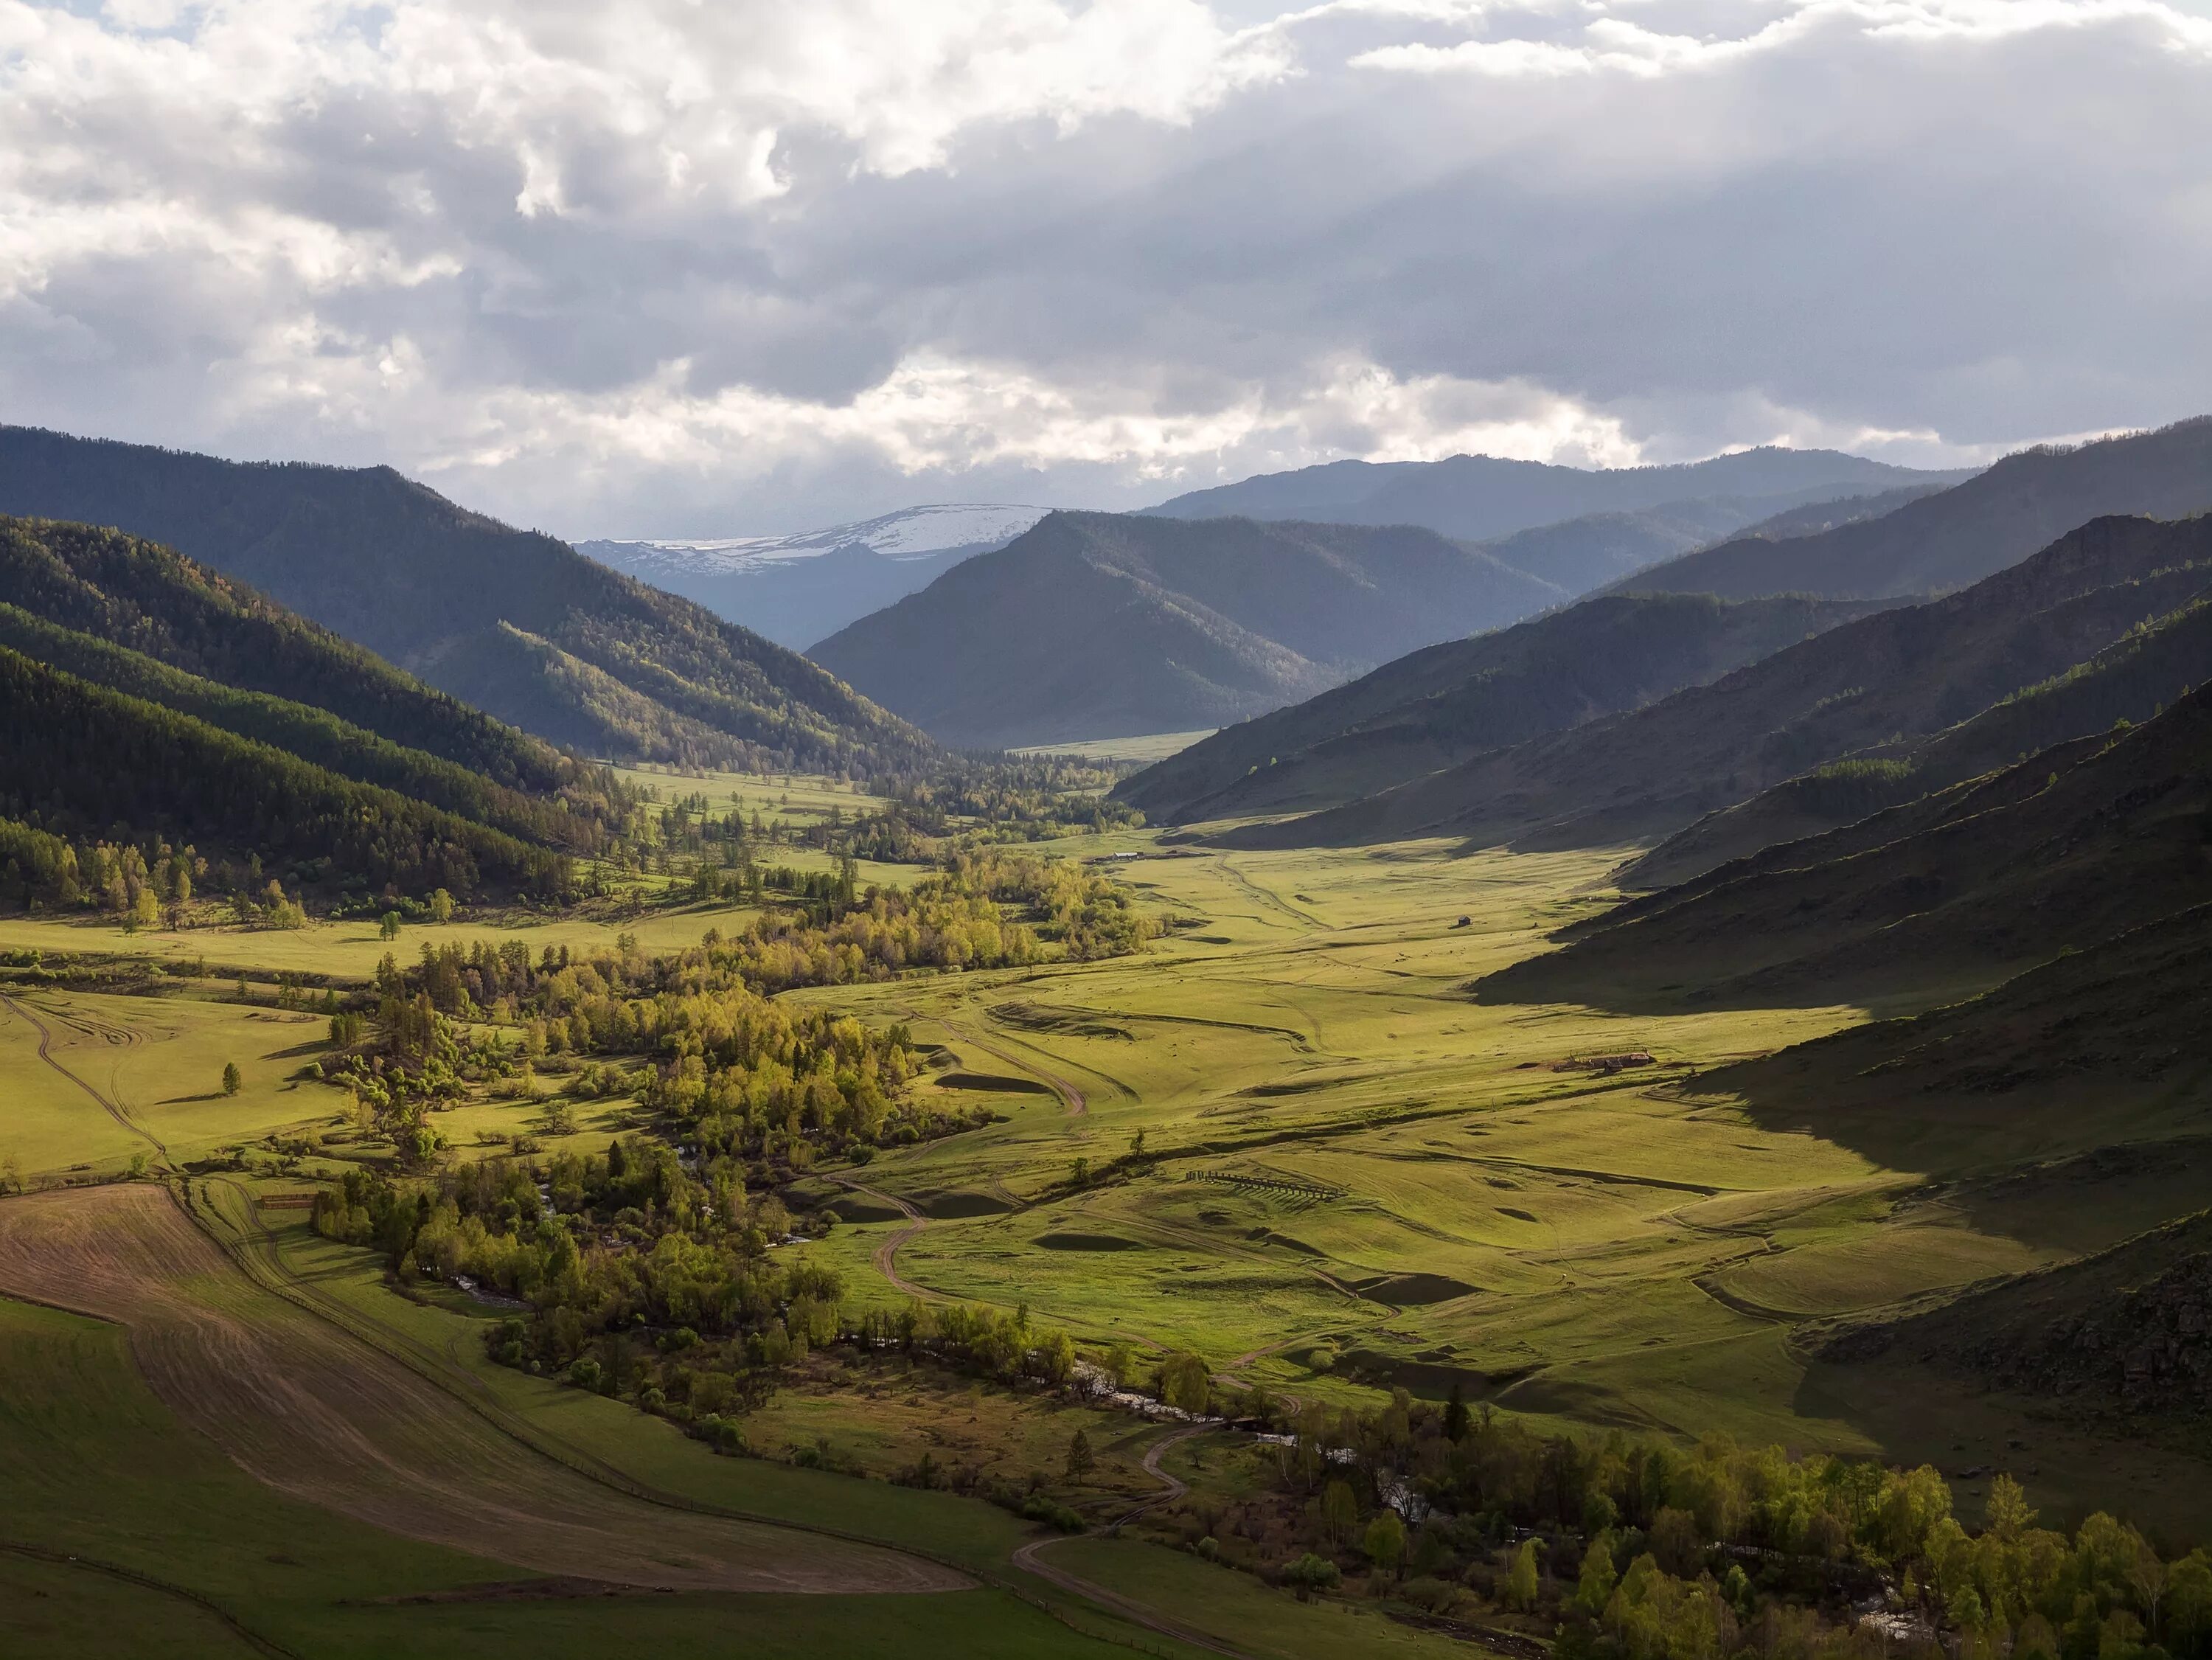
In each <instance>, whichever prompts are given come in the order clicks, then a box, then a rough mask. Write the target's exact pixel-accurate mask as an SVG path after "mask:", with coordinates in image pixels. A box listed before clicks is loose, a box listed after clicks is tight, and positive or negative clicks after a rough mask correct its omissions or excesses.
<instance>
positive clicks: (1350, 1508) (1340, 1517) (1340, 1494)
mask: <svg viewBox="0 0 2212 1660" xmlns="http://www.w3.org/2000/svg"><path fill="white" fill-rule="evenodd" d="M1358 1526H1359V1500H1358V1499H1356V1498H1354V1497H1353V1496H1352V1483H1351V1482H1349V1481H1332V1482H1330V1483H1329V1484H1328V1487H1327V1488H1326V1489H1324V1490H1323V1492H1322V1496H1321V1529H1322V1534H1323V1535H1326V1536H1327V1538H1328V1542H1329V1543H1330V1544H1332V1545H1334V1546H1335V1547H1336V1548H1337V1549H1339V1550H1341V1549H1343V1548H1345V1546H1346V1545H1348V1544H1350V1543H1351V1542H1352V1533H1353V1531H1354V1530H1355V1529H1357V1528H1358Z"/></svg>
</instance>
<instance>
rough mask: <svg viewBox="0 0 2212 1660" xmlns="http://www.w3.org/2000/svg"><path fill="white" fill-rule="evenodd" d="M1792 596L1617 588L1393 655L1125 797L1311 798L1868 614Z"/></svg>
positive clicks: (1329, 796)
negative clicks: (1732, 598)
mask: <svg viewBox="0 0 2212 1660" xmlns="http://www.w3.org/2000/svg"><path fill="white" fill-rule="evenodd" d="M1870 609H1873V607H1870V606H1869V605H1865V604H1861V603H1856V602H1848V601H1840V600H1824V599H1796V598H1790V597H1784V598H1779V599H1757V600H1752V601H1748V602H1746V603H1743V604H1737V605H1731V604H1728V603H1725V602H1723V601H1722V600H1718V599H1712V598H1711V597H1710V596H1708V595H1704V594H1636V595H1609V596H1605V597H1601V598H1599V599H1590V600H1587V601H1585V602H1583V604H1581V605H1573V606H1570V607H1568V608H1566V609H1565V610H1563V611H1553V612H1550V613H1547V615H1545V616H1542V617H1532V618H1530V619H1529V620H1528V621H1527V622H1525V623H1515V624H1514V625H1513V626H1512V627H1510V628H1507V629H1498V630H1496V631H1495V632H1492V633H1489V634H1483V635H1476V636H1474V638H1472V639H1467V640H1450V641H1447V642H1444V643H1443V644H1442V645H1437V646H1430V647H1426V648H1424V649H1422V650H1420V651H1417V652H1413V653H1410V654H1407V655H1406V656H1404V657H1401V658H1399V659H1398V660H1395V662H1391V663H1387V664H1385V665H1384V666H1383V667H1381V668H1379V669H1376V671H1374V672H1372V673H1371V674H1368V675H1364V676H1363V677H1362V678H1359V679H1358V680H1355V681H1353V682H1352V683H1351V684H1349V685H1344V686H1339V687H1336V688H1334V690H1329V691H1325V692H1323V693H1322V694H1321V695H1320V696H1317V697H1313V698H1310V699H1308V700H1307V701H1306V702H1303V703H1298V704H1295V705H1293V706H1292V707H1291V708H1285V709H1278V710H1275V711H1274V712H1273V713H1272V714H1263V715H1260V716H1258V717H1256V718H1255V719H1254V720H1250V721H1243V722H1242V723H1240V724H1238V725H1237V726H1233V727H1226V728H1225V729H1224V730H1222V731H1220V732H1218V733H1214V734H1213V736H1212V737H1211V738H1208V739H1205V740H1203V741H1202V742H1200V743H1198V744H1195V745H1192V746H1191V747H1190V748H1189V749H1187V750H1185V751H1182V753H1181V754H1179V755H1175V756H1171V757H1169V758H1168V759H1167V760H1164V761H1162V762H1159V763H1157V764H1156V765H1153V766H1152V767H1149V768H1147V769H1146V770H1144V771H1143V772H1141V773H1139V774H1138V775H1135V776H1134V777H1133V778H1128V779H1125V780H1123V781H1122V782H1121V784H1120V785H1119V786H1118V787H1116V788H1115V792H1114V794H1115V799H1116V800H1123V801H1127V802H1128V803H1129V804H1130V805H1131V806H1135V807H1138V808H1139V809H1141V810H1142V811H1143V812H1144V813H1145V814H1146V817H1148V818H1152V819H1155V820H1164V821H1167V822H1170V823H1175V824H1188V823H1191V822H1193V821H1194V820H1197V819H1200V818H1235V817H1240V816H1243V815H1247V814H1259V813H1269V812H1294V811H1311V810H1312V809H1314V808H1316V807H1320V806H1329V805H1333V804H1334V803H1337V802H1342V801H1348V800H1354V799H1356V798H1358V797H1359V796H1362V795H1368V794H1374V793H1375V792H1376V791H1379V790H1383V789H1388V788H1389V787H1391V786H1393V785H1395V784H1398V783H1401V782H1403V781H1406V780H1407V779H1410V778H1417V777H1419V776H1421V775H1423V774H1425V773H1428V772H1431V771H1433V770H1434V769H1437V768H1438V767H1443V766H1446V765H1449V764H1450V763H1453V762H1455V761H1459V760H1462V759H1464V758H1466V757H1468V756H1470V755H1473V754H1475V753H1478V752H1480V751H1485V750H1491V749H1498V748H1501V747H1504V746H1506V745H1513V744H1518V743H1522V742H1525V741H1526V740H1528V739H1532V738H1536V737H1540V736H1541V735H1543V734H1544V733H1552V732H1557V731H1560V730H1562V729H1564V728H1565V727H1572V726H1577V725H1579V724H1581V723H1582V722H1583V721H1589V720H1593V719H1595V718H1596V717H1597V716H1599V715H1602V714H1613V713H1614V712H1616V711H1618V710H1621V709H1628V708H1638V707H1640V706H1641V705H1643V704H1644V703H1646V702H1650V701H1652V700H1653V699H1655V698H1658V697H1663V696H1666V695H1667V694H1668V693H1669V692H1672V691H1675V690H1680V688H1682V687H1684V686H1686V685H1694V684H1699V683H1701V682H1704V681H1707V680H1711V679H1712V678H1715V677H1717V676H1718V675H1722V674H1724V673H1726V672H1729V670H1730V669H1734V668H1740V667H1741V666H1743V665H1744V664H1747V663H1751V662H1755V661H1757V660H1759V659H1760V658H1762V657H1765V656H1766V655H1768V654H1770V653H1772V652H1775V651H1778V650H1779V649H1781V648H1783V647H1784V646H1788V645H1794V644H1796V642H1798V641H1801V640H1802V639H1804V638H1805V637H1806V636H1807V635H1812V634H1817V633H1820V631H1822V630H1823V629H1829V628H1832V627H1834V626H1835V625H1836V624H1837V623H1844V622H1849V621H1850V620H1851V619H1852V618H1854V617H1861V616H1864V615H1865V614H1867V612H1868V611H1869V610H1870Z"/></svg>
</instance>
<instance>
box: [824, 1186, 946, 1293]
mask: <svg viewBox="0 0 2212 1660" xmlns="http://www.w3.org/2000/svg"><path fill="white" fill-rule="evenodd" d="M829 1179H830V1180H831V1181H833V1182H836V1183H839V1184H841V1185H842V1186H844V1187H847V1188H849V1189H852V1190H853V1191H854V1193H858V1194H865V1195H867V1197H869V1198H871V1199H880V1200H882V1201H883V1202H884V1203H885V1204H886V1205H890V1206H893V1207H896V1209H897V1210H898V1212H899V1213H900V1214H901V1215H902V1216H904V1217H905V1218H906V1219H907V1225H906V1226H904V1227H902V1228H901V1229H900V1230H899V1231H897V1232H896V1233H894V1234H891V1235H890V1236H889V1237H886V1238H885V1239H884V1242H883V1243H881V1244H879V1245H878V1246H877V1247H876V1250H875V1256H874V1258H873V1259H872V1260H873V1261H874V1262H875V1265H876V1272H877V1273H878V1274H881V1275H883V1277H884V1279H886V1280H890V1283H891V1289H892V1290H894V1291H902V1292H905V1293H906V1294H907V1295H908V1297H915V1298H921V1300H922V1301H923V1302H925V1303H945V1302H950V1301H951V1298H948V1297H946V1296H945V1293H944V1292H935V1291H932V1290H930V1288H929V1287H928V1286H917V1285H915V1283H914V1281H913V1280H908V1279H906V1278H905V1277H904V1276H902V1274H900V1273H899V1271H898V1253H899V1247H900V1246H901V1245H903V1244H904V1243H906V1242H907V1241H908V1240H909V1239H911V1238H913V1237H915V1235H916V1234H917V1233H920V1232H921V1231H922V1230H923V1229H924V1228H926V1227H927V1226H928V1225H929V1219H928V1218H927V1216H924V1215H923V1214H922V1213H921V1212H920V1211H918V1210H916V1209H915V1207H913V1206H912V1205H910V1204H908V1202H907V1201H905V1200H903V1199H902V1198H900V1197H899V1196H898V1195H896V1194H895V1193H883V1192H879V1191H878V1190H877V1189H874V1188H864V1187H862V1186H861V1185H860V1183H858V1182H855V1181H854V1180H853V1178H852V1177H849V1176H833V1177H830V1178H829Z"/></svg>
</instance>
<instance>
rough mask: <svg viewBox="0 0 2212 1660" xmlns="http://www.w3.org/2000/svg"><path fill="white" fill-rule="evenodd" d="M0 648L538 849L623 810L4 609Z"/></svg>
mask: <svg viewBox="0 0 2212 1660" xmlns="http://www.w3.org/2000/svg"><path fill="white" fill-rule="evenodd" d="M0 646H4V647H6V648H9V649H10V650H13V651H16V652H20V653H21V654H23V655H24V656H26V657H28V658H30V659H32V660H34V661H36V662H40V663H43V664H45V665H46V666H47V667H49V668H54V669H59V670H61V671H62V672H64V673H67V674H72V675H75V676H76V678H78V679H80V680H85V681H88V682H90V683H91V684H94V685H98V686H105V687H106V688H108V689H109V690H112V691H119V692H123V693H125V694H127V695H128V696H131V697H136V698H140V699H143V701H145V702H149V703H157V704H159V705H161V707H162V708H166V709H173V710H174V711H176V712H177V713H178V714H188V715H191V716H192V717H194V718H195V719H197V720H200V721H205V722H207V724H208V725H210V726H211V727H221V728H222V730H223V731H225V732H228V733H234V734H235V735H236V736H238V737H240V738H246V739H252V740H253V741H254V742H256V743H261V744H267V745H271V746H272V747H274V748H276V749H280V750H283V751H288V752H289V753H290V754H292V755H295V756H297V757H300V758H301V760H303V761H307V762H311V763H313V764H314V765H316V766H319V767H323V768H326V769H329V770H330V771H331V772H335V773H337V774H338V775H341V776H342V777H346V778H350V779H353V780H355V781H357V782H360V783H364V784H374V785H377V786H379V787H382V788H385V789H389V790H394V791H397V792H398V794H402V795H409V796H413V797H414V798H415V799H416V800H420V801H422V802H425V803H427V804H428V805H429V806H435V807H442V808H444V809H445V810H446V811H447V812H454V813H458V814H459V815H460V816H461V817H462V818H471V819H474V820H475V821H476V822H477V823H478V824H488V825H489V826H491V827H492V828H493V829H495V830H505V831H506V832H507V833H508V834H509V835H511V836H519V837H520V838H521V839H522V840H524V841H526V842H536V843H538V844H539V845H540V846H544V847H548V848H561V849H562V850H564V851H567V852H570V853H594V852H598V851H600V850H602V849H603V848H605V846H606V844H607V842H608V839H609V837H610V836H611V835H612V834H615V833H617V832H619V831H620V830H621V829H622V828H623V824H622V814H621V803H620V800H618V793H617V791H616V790H615V789H614V787H613V786H612V783H611V780H608V781H604V782H603V783H602V785H601V787H599V788H598V789H597V790H593V789H592V788H591V787H589V782H588V781H585V782H582V783H580V784H579V785H577V786H575V787H568V788H563V789H562V790H561V791H559V792H558V793H557V794H555V795H543V794H528V793H526V792H525V791H522V790H519V789H514V788H511V787H507V786H505V785H501V784H497V783H494V782H493V781H490V780H489V779H488V778H487V777H485V776H484V775H483V774H482V773H481V772H478V771H476V770H473V769H471V768H468V767H465V766H462V765H460V764H459V763H455V762H453V761H449V760H447V759H445V758H444V757H441V756H435V755H431V754H428V753H426V752H425V751H422V750H417V749H409V748H407V747H405V746H404V745H399V744H395V743H393V742H392V740H391V739H388V738H383V737H380V736H379V735H378V734H377V733H373V732H369V731H368V730H366V729H364V728H362V727H357V726H355V725H353V724H352V723H351V722H350V721H342V720H340V719H339V718H338V717H337V715H335V714H331V713H330V712H329V711H328V710H326V709H321V708H313V707H312V706H311V705H308V704H306V703H299V702H291V701H289V699H286V698H282V697H272V696H270V695H269V694H267V693H266V692H258V691H240V690H237V689H236V688H234V687H231V686H226V685H222V684H218V683H216V681H213V680H209V679H205V678H202V677H201V676H199V675H197V674H187V673H185V671H183V670H182V669H175V668H171V667H170V666H168V665H167V664H166V663H161V662H157V661H155V660H154V659H153V658H151V657H148V656H146V655H144V654H143V653H140V652H135V651H131V650H130V649H129V648H125V647H123V646H118V645H114V644H112V643H111V642H108V641H106V640H101V639H97V638H95V637H94V636H93V635H89V634H79V633H76V632H75V631H73V630H71V629H64V628H60V627H58V626H57V625H56V624H54V623H49V622H47V621H46V619H45V618H43V617H33V616H32V615H31V614H30V613H29V612H28V611H21V610H18V609H17V608H16V607H15V606H14V605H5V604H0ZM356 649H357V648H356ZM517 735H518V736H520V734H517Z"/></svg>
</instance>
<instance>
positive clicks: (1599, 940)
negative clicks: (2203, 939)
mask: <svg viewBox="0 0 2212 1660" xmlns="http://www.w3.org/2000/svg"><path fill="white" fill-rule="evenodd" d="M2208 754H2212V691H2207V690H2198V691H2196V692H2192V693H2191V695H2190V696H2187V697H2185V698H2184V699H2183V700H2181V701H2180V702H2178V703H2176V704H2174V705H2173V706H2172V708H2169V709H2167V710H2166V713H2165V714H2161V715H2160V716H2159V717H2158V718H2157V719H2156V720H2154V721H2149V722H2148V723H2147V724H2145V725H2143V726H2140V727H2131V728H2129V729H2126V730H2124V731H2123V732H2120V733H2118V734H2116V735H2114V736H2112V738H2111V739H2110V740H2109V741H2107V742H2105V743H2103V744H2101V745H2100V744H2099V743H2098V741H2097V740H2095V739H2085V740H2081V742H2078V743H2076V744H2075V745H2068V746H2065V747H2063V748H2062V749H2060V750H2057V751H2045V752H2044V753H2043V754H2040V755H2036V756H2031V757H2028V758H2027V760H2026V761H2023V762H2020V763H2016V764H2015V766H2013V767H2011V768H2008V769H2006V770H2005V771H2004V772H2003V773H2001V774H1999V775H1996V777H1995V778H1992V779H1990V780H1989V781H1986V782H1984V784H1982V785H1981V786H1979V787H1975V788H1961V789H1960V790H1957V791H1954V792H1952V793H1951V794H1950V795H1949V796H1948V798H1939V799H1938V800H1937V801H1936V802H1931V803H1929V804H1927V805H1926V806H1921V807H1918V808H1917V809H1916V808H1914V807H1907V808H1901V809H1899V810H1898V815H1899V816H1898V818H1896V819H1895V820H1889V819H1888V816H1887V815H1885V816H1883V818H1877V819H1875V820H1871V821H1869V823H1868V824H1865V825H1862V826H1854V827H1852V828H1851V829H1850V830H1845V831H1844V832H1840V833H1839V836H1840V837H1841V838H1843V840H1842V844H1841V845H1840V846H1835V847H1831V846H1829V845H1826V838H1814V839H1813V840H1811V841H1808V842H1799V843H1795V844H1793V849H1792V854H1791V858H1790V862H1788V863H1786V864H1785V863H1782V862H1781V861H1780V860H1776V861H1774V865H1773V867H1770V868H1766V869H1763V870H1759V871H1757V872H1754V873H1747V874H1745V875H1742V876H1741V877H1734V878H1732V877H1731V875H1730V873H1729V870H1728V869H1726V868H1724V869H1723V871H1721V872H1719V873H1715V875H1714V877H1713V878H1711V879H1710V880H1709V881H1708V882H1707V883H1705V884H1703V885H1699V886H1698V887H1696V888H1694V889H1692V890H1688V891H1674V890H1669V891H1666V892H1662V893H1659V894H1655V895H1652V896H1650V897H1649V898H1647V899H1644V900H1642V901H1639V902H1638V903H1636V904H1634V905H1632V906H1628V907H1624V908H1623V909H1621V910H1620V911H1617V912H1615V913H1613V915H1609V916H1607V917H1604V918H1600V919H1597V920H1596V921H1594V922H1593V923H1591V924H1589V925H1588V926H1587V927H1586V928H1585V929H1584V930H1583V931H1581V937H1580V938H1577V939H1575V940H1574V941H1573V943H1571V945H1569V946H1567V947H1566V948H1565V950H1563V951H1560V952H1554V953H1552V954H1550V955H1547V956H1541V957H1535V958H1528V960H1526V961H1524V962H1522V963H1519V964H1515V965H1514V966H1512V967H1511V968H1509V969H1506V970H1502V971H1500V972H1498V973H1497V974H1493V975H1491V976H1487V977H1486V978H1485V979H1484V980H1482V981H1481V982H1480V994H1481V995H1482V996H1483V997H1484V998H1485V999H1486V1000H1499V1001H1528V1000H1539V1001H1572V1002H1595V1003H1600V1004H1604V1005H1607V1006H1612V1005H1622V1006H1650V1004H1651V1002H1652V1001H1653V1000H1672V1001H1674V1002H1675V1003H1688V1004H1691V1005H1710V1004H1722V1005H1729V1006H1766V1005H1775V1004H1791V1003H1795V1004H1813V1003H1822V1004H1825V1003H1834V1002H1841V1001H1860V1002H1864V1001H1869V1000H1883V999H1893V998H1907V999H1912V998H1919V999H1924V998H1928V997H1932V996H1941V995H1946V994H1955V993H1957V992H1959V991H1961V990H1973V991H1978V990H1981V989H1984V988H1988V987H1990V986H1991V985H1994V984H1996V983H1997V982H2000V981H2002V979H2004V978H2006V977H2007V976H2011V975H2015V974H2018V973H2020V972H2021V971H2022V970H2027V969H2029V968H2032V967H2034V966H2036V965H2037V964H2043V963H2047V962H2049V961H2050V960H2051V958H2054V957H2057V955H2058V954H2059V953H2061V952H2069V951H2086V950H2087V949H2088V948H2090V947H2092V946H2097V945H2099V944H2100V943H2101V942H2103V941H2105V940H2106V939H2111V938H2112V936H2114V935H2115V934H2118V933H2123V932H2124V931H2125V930H2127V929H2129V928H2132V927H2142V926H2144V925H2146V924H2149V923H2153V922H2156V921H2160V920H2161V919H2163V918H2166V917H2167V916H2170V915H2173V914H2174V913H2176V912H2178V911H2181V910H2185V909H2189V908H2191V907H2192V906H2195V905H2197V904H2198V903H2201V902H2202V900H2203V897H2204V894H2205V892H2206V890H2207V885H2208V876H2212V860H2208V854H2207V847H2208V838H2207V823H2208V820H2207V817H2206V814H2207V811H2208V809H2212V774H2208V772H2207V770H2206V768H2205V757H2206V756H2207V755H2208ZM2038 780H2041V782H2040V784H2039V783H2038ZM1885 828H1888V829H1893V830H1896V831H1897V832H1898V833H1897V834H1895V835H1894V836H1887V837H1885V836H1883V834H1882V832H1883V830H1884V829H1885ZM1869 843H1870V844H1871V845H1869Z"/></svg>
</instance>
